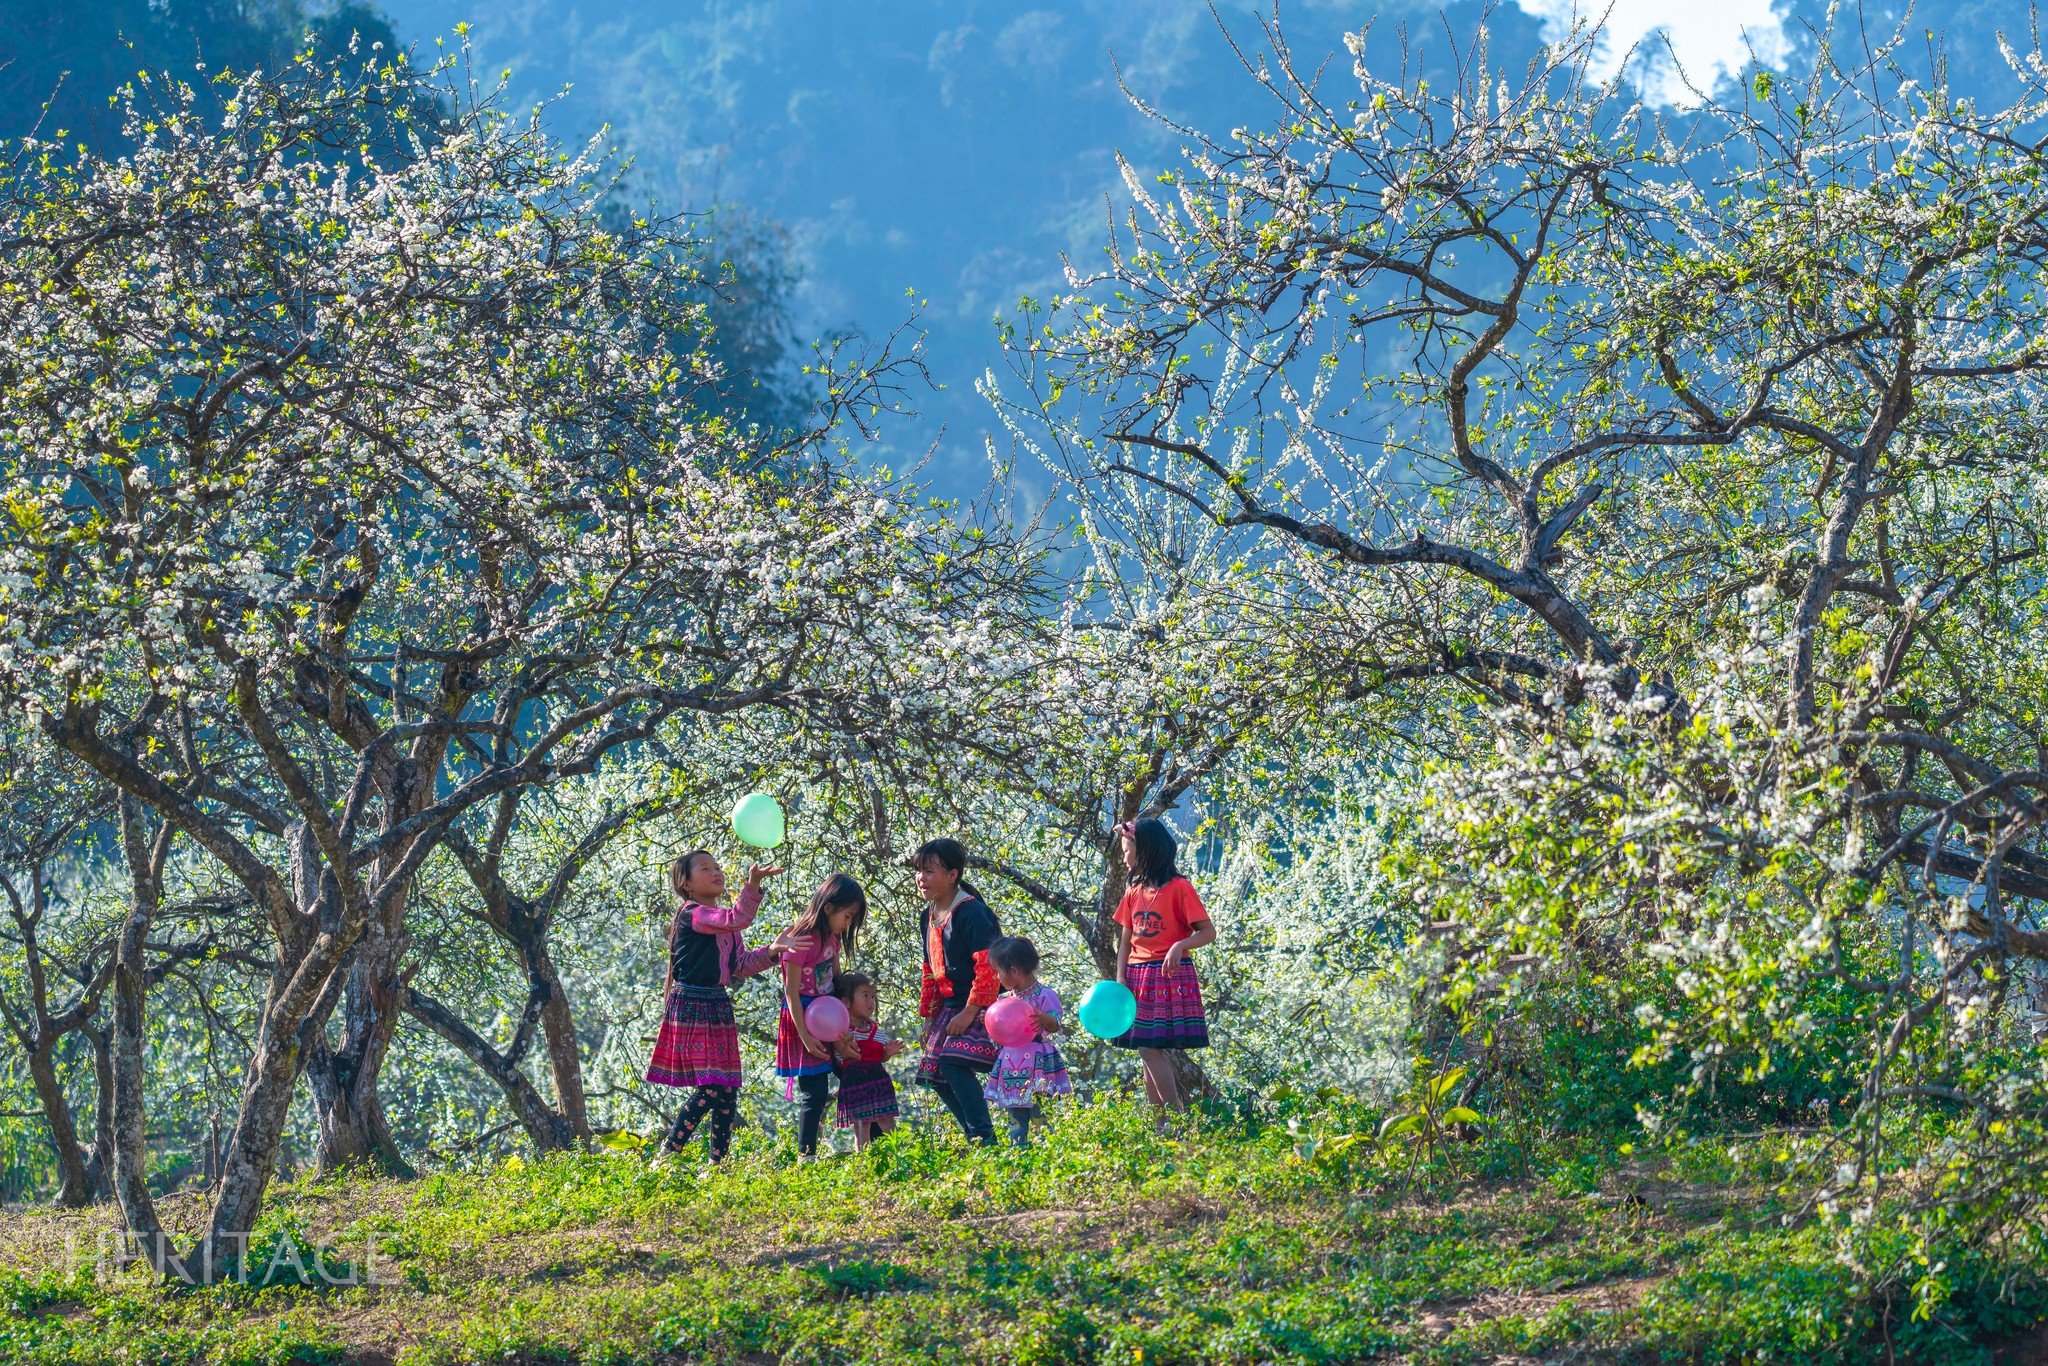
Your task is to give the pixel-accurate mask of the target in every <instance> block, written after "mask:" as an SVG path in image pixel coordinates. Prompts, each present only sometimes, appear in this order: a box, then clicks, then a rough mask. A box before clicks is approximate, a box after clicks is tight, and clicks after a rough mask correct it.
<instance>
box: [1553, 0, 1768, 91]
mask: <svg viewBox="0 0 2048 1366" xmlns="http://www.w3.org/2000/svg"><path fill="white" fill-rule="evenodd" d="M1518 3H1519V4H1520V6H1521V8H1522V9H1523V11H1525V12H1526V13H1528V14H1531V15H1534V16H1535V17H1536V18H1538V19H1540V20H1542V21H1543V36H1544V37H1545V38H1548V39H1550V40H1551V41H1552V42H1555V41H1557V40H1558V39H1560V38H1562V37H1564V36H1565V35H1566V34H1567V33H1569V32H1570V31H1571V28H1572V25H1573V23H1574V22H1585V23H1588V24H1597V25H1600V26H1601V27H1602V28H1603V29H1604V33H1603V35H1602V42H1601V48H1600V51H1601V56H1602V58H1603V59H1604V60H1603V61H1602V63H1601V65H1600V68H1599V74H1600V75H1601V76H1603V77H1606V76H1612V75H1613V74H1614V73H1615V72H1616V71H1618V70H1619V69H1620V68H1621V67H1622V65H1623V63H1624V62H1627V61H1629V60H1630V59H1631V58H1633V59H1634V62H1633V69H1632V70H1631V73H1630V74H1631V75H1632V76H1633V77H1634V78H1635V80H1636V83H1637V84H1638V86H1640V87H1641V89H1642V90H1643V93H1644V94H1645V95H1647V96H1648V97H1649V98H1650V99H1652V100H1654V101H1656V102H1657V103H1660V104H1675V105H1684V104H1690V103H1692V102H1694V96H1693V95H1692V88H1703V89H1707V90H1711V89H1712V88H1713V87H1714V85H1715V84H1717V83H1718V82H1720V81H1722V80H1724V79H1726V78H1727V77H1728V76H1729V75H1730V74H1731V73H1733V72H1737V71H1740V70H1741V69H1742V68H1743V67H1744V66H1746V65H1748V63H1749V62H1750V60H1751V58H1752V57H1754V58H1755V59H1756V60H1759V61H1761V62H1763V63H1764V64H1765V65H1766V66H1768V65H1771V64H1773V63H1775V62H1777V61H1779V60H1781V59H1782V58H1783V56H1784V54H1785V49H1786V34H1785V26H1784V20H1783V17H1782V16H1781V15H1780V14H1779V13H1778V12H1777V10H1776V8H1775V7H1774V6H1773V5H1772V3H1771V0H1518ZM1689 86H1690V87H1691V88H1689Z"/></svg>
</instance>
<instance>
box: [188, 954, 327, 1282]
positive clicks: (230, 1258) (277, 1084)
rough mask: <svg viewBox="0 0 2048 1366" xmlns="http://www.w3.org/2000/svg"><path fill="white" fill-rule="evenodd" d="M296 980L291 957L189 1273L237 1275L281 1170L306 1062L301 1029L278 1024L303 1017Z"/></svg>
mask: <svg viewBox="0 0 2048 1366" xmlns="http://www.w3.org/2000/svg"><path fill="white" fill-rule="evenodd" d="M296 977H297V974H294V973H292V972H290V971H289V968H288V964H287V963H286V962H284V961H283V960H280V961H279V963H278V965H277V967H276V969H275V970H274V971H273V972H272V973H271V975H270V985H269V987H268V989H267V990H266V991H265V993H264V1002H263V1016H262V1019H263V1026H262V1028H261V1029H260V1030H259V1031H258V1033H257V1035H256V1046H255V1049H254V1052H253V1054H252V1055H251V1057H250V1059H249V1065H248V1068H247V1070H246V1071H245V1073H244V1080H243V1083H242V1103H241V1109H240V1112H239V1113H238V1114H237V1115H236V1118H235V1128H234V1132H233V1133H232V1134H231V1135H230V1137H229V1139H228V1145H227V1153H226V1156H225V1158H224V1159H223V1161H222V1163H221V1175H220V1184H219V1185H218V1187H217V1188H216V1189H215V1194H214V1206H213V1215H212V1217H211V1218H210V1219H208V1220H207V1223H206V1230H205V1232H204V1233H203V1234H202V1235H201V1236H200V1240H199V1245H198V1247H197V1248H196V1249H195V1250H194V1253H193V1255H192V1256H191V1257H190V1258H188V1259H187V1262H186V1265H187V1271H188V1274H190V1275H192V1276H194V1277H197V1278H200V1279H203V1280H206V1281H209V1282H211V1281H213V1280H217V1279H219V1278H220V1277H222V1276H224V1275H230V1274H232V1273H233V1271H234V1269H235V1268H236V1266H237V1265H238V1264H239V1262H240V1259H241V1256H242V1254H243V1253H244V1252H245V1251H246V1250H247V1244H248V1235H249V1230H250V1229H251V1228H253V1227H255V1224H256V1218H257V1216H258V1215H259V1214H260V1213H261V1212H262V1206H263V1192H264V1189H265V1188H266V1187H267V1186H268V1185H269V1184H270V1175H271V1172H272V1170H273V1169H274V1168H275V1167H276V1165H277V1154H278V1149H279V1147H280V1144H281V1140H282V1138H283V1136H284V1126H285V1121H286V1119H287V1118H288V1117H289V1115H290V1113H291V1105H292V1093H293V1091H294V1090H295V1089H296V1087H297V1085H298V1078H299V1067H300V1061H301V1047H302V1046H301V1043H300V1039H299V1031H298V1030H297V1029H296V1028H291V1029H282V1028H279V1027H278V1025H279V1022H281V1021H288V1020H290V1019H291V1017H292V1016H293V1015H294V1014H295V1013H296V1011H295V1009H294V1008H293V1005H292V1002H291V1000H290V997H291V996H292V994H293V990H294V988H295V987H297V986H301V985H302V984H300V983H298V982H297V981H296ZM195 1263H196V1265H195Z"/></svg>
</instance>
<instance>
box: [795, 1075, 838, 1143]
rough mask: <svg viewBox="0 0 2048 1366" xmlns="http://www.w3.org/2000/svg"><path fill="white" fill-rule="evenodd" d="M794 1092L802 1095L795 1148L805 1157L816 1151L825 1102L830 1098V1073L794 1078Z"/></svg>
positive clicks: (822, 1122) (822, 1124)
mask: <svg viewBox="0 0 2048 1366" xmlns="http://www.w3.org/2000/svg"><path fill="white" fill-rule="evenodd" d="M796 1093H797V1095H798V1096H800V1097H802V1100H801V1102H800V1103H801V1105H802V1107H803V1108H802V1109H800V1110H798V1111H797V1122H796V1150H797V1152H798V1153H800V1154H802V1155H803V1156H805V1157H815V1156H817V1153H818V1130H820V1129H821V1128H823V1127H824V1125H825V1102H827V1101H829V1100H831V1099H832V1074H831V1073H830V1072H818V1073H814V1074H813V1075H811V1076H808V1077H798V1078H797V1079H796Z"/></svg>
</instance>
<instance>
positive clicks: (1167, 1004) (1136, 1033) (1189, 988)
mask: <svg viewBox="0 0 2048 1366" xmlns="http://www.w3.org/2000/svg"><path fill="white" fill-rule="evenodd" d="M1124 985H1126V986H1128V987H1129V988H1130V989H1131V995H1133V996H1135V997H1137V998H1138V1022H1137V1023H1136V1024H1134V1025H1132V1026H1131V1027H1130V1029H1129V1031H1128V1032H1126V1033H1125V1034H1124V1035H1123V1036H1122V1037H1121V1038H1118V1039H1115V1040H1113V1042H1114V1043H1115V1044H1116V1046H1117V1047H1118V1048H1207V1047H1208V1046H1209V1017H1208V1016H1207V1015H1206V1014H1204V1013H1203V1011H1202V983H1201V981H1200V980H1199V979H1198V978H1197V977H1196V976H1195V965H1194V964H1193V963H1190V962H1188V961H1186V960H1185V959H1183V960H1182V961H1181V965H1180V966H1179V967H1177V968H1175V969H1174V970H1173V971H1172V972H1168V971H1167V970H1166V967H1165V965H1164V964H1161V963H1132V964H1130V965H1129V967H1128V968H1127V969H1126V971H1125V973H1124Z"/></svg>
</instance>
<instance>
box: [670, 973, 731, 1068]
mask: <svg viewBox="0 0 2048 1366" xmlns="http://www.w3.org/2000/svg"><path fill="white" fill-rule="evenodd" d="M647 1080H649V1081H650V1082H653V1083H654V1084H655V1085H657V1086H734V1087H736V1086H738V1085H739V1084H740V1031H739V1027H738V1025H737V1023H736V1022H735V1021H734V1020H733V1014H732V997H731V996H729V995H728V994H727V993H726V990H725V988H724V987H692V986H684V985H683V984H682V983H680V982H678V983H677V984H675V985H674V986H672V987H670V988H669V992H668V1007H667V1009H666V1010H665V1011H664V1012H663V1013H662V1017H661V1033H660V1035H658V1036H657V1037H656V1038H655V1040H654V1057H653V1058H652V1059H651V1060H649V1062H648V1064H647Z"/></svg>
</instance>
